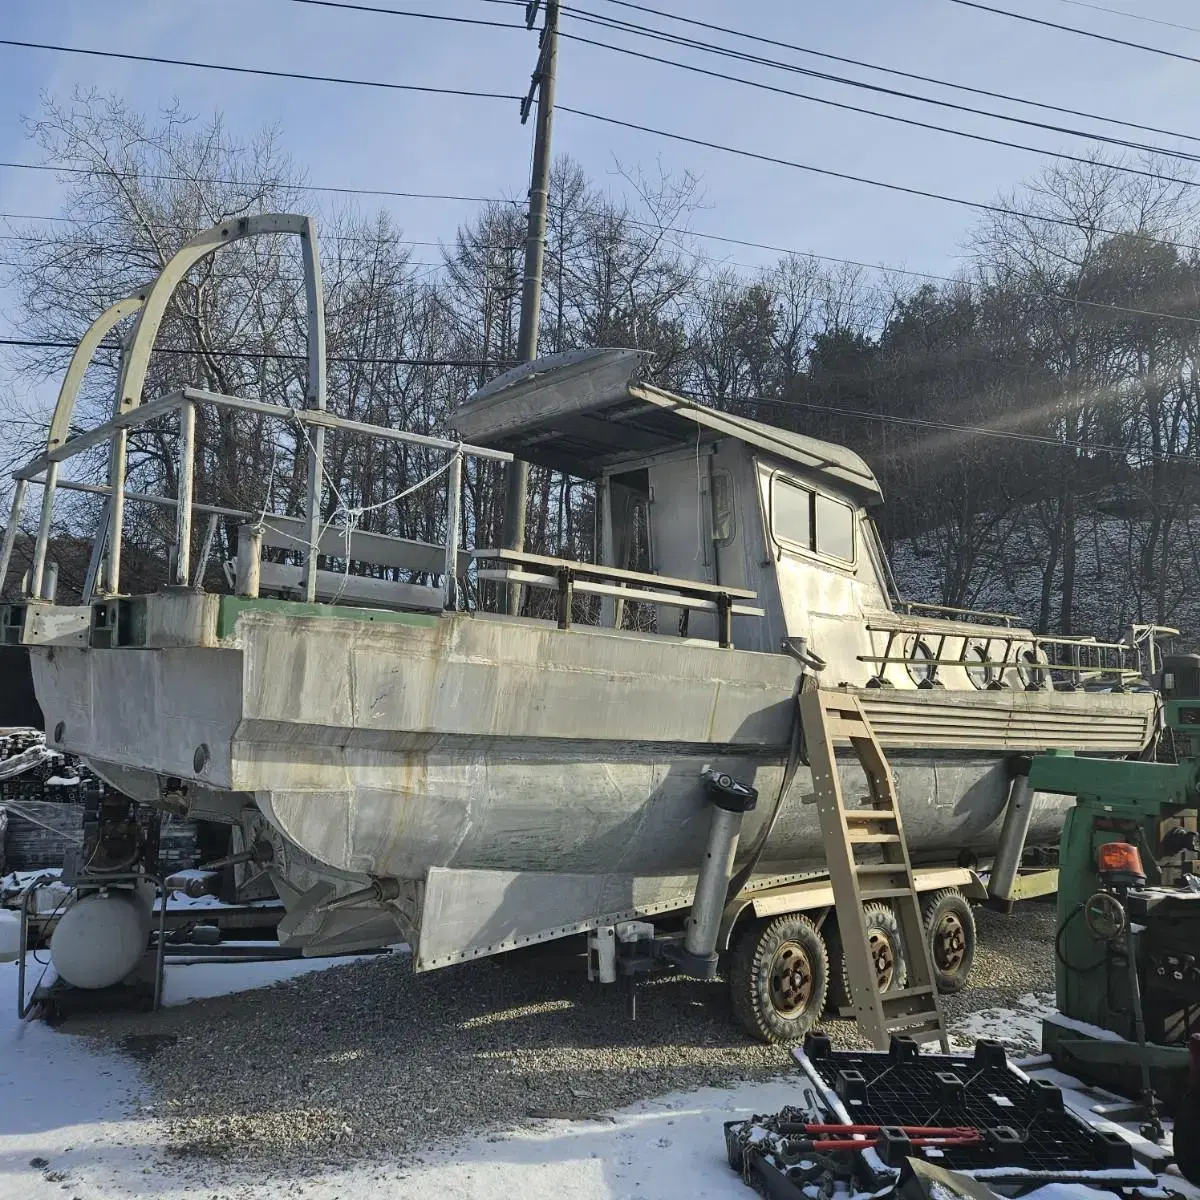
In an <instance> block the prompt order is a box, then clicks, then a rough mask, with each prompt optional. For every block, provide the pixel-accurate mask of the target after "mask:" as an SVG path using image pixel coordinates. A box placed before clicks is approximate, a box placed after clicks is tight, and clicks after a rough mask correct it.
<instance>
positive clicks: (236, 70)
mask: <svg viewBox="0 0 1200 1200" xmlns="http://www.w3.org/2000/svg"><path fill="white" fill-rule="evenodd" d="M0 46H16V47H19V48H21V49H25V50H50V51H53V52H55V53H57V54H85V55H90V56H92V57H94V58H119V59H122V60H124V61H127V62H143V63H157V64H159V65H162V66H168V67H195V68H198V69H200V70H204V71H228V72H232V73H233V74H235V75H263V76H266V77H268V78H270V79H296V80H301V81H303V82H305V83H338V84H344V85H347V86H350V87H369V88H385V89H387V90H389V91H397V92H423V93H426V94H429V95H434V96H469V97H472V98H474V99H480V100H518V101H519V100H520V99H521V97H520V96H515V95H511V94H510V93H507V92H477V91H472V90H470V89H468V88H446V87H434V86H433V85H432V84H422V83H389V82H387V81H385V80H382V79H354V78H352V77H349V76H344V75H310V74H307V73H305V72H303V71H273V70H270V69H269V68H267V67H235V66H232V65H230V64H229V63H210V62H197V61H195V60H194V59H188V58H163V57H162V56H160V55H157V54H129V53H127V52H125V51H122V50H95V49H92V48H90V47H86V46H56V45H53V44H52V43H50V42H22V41H17V40H16V39H15V38H0Z"/></svg>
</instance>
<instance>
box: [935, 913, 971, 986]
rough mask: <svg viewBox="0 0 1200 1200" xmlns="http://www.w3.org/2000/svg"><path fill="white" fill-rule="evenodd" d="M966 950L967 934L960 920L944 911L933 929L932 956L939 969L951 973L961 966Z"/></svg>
mask: <svg viewBox="0 0 1200 1200" xmlns="http://www.w3.org/2000/svg"><path fill="white" fill-rule="evenodd" d="M966 952H967V935H966V931H965V930H964V929H963V925H962V921H960V920H959V919H958V917H957V916H955V914H954V913H946V914H945V916H943V917H942V919H941V920H940V921H939V922H938V923H937V928H936V929H935V930H934V931H933V957H934V960H935V962H936V963H937V967H938V970H939V971H944V972H946V974H953V973H954V972H955V971H957V970H958V969H959V967H961V966H962V963H963V958H964V957H965V955H966Z"/></svg>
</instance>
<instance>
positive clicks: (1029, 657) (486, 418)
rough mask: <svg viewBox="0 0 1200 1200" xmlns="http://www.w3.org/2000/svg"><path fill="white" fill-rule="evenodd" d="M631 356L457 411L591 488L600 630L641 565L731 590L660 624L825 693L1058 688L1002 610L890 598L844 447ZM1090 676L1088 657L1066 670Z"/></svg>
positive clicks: (510, 447) (666, 615) (595, 361)
mask: <svg viewBox="0 0 1200 1200" xmlns="http://www.w3.org/2000/svg"><path fill="white" fill-rule="evenodd" d="M644 359H645V355H644V353H643V352H641V351H637V350H625V349H606V350H582V351H575V352H572V353H568V354H562V355H556V356H553V357H550V358H545V359H541V360H539V361H537V362H535V363H530V364H527V365H525V366H522V367H519V368H516V369H515V370H513V371H509V372H508V373H506V374H505V375H502V376H500V377H499V378H497V379H496V380H494V381H492V382H491V383H490V384H488V385H487V386H486V387H484V388H482V389H481V390H479V391H478V392H476V393H475V394H474V395H473V396H472V397H471V398H470V400H469V401H468V402H467V403H466V404H464V405H463V406H462V407H461V408H460V409H459V411H458V415H457V424H458V427H459V430H460V432H461V433H462V434H463V436H465V437H468V438H470V439H472V440H473V441H476V442H479V443H482V444H484V445H487V446H490V447H494V448H496V449H499V450H505V451H508V452H510V453H512V454H513V455H514V456H515V457H517V458H521V459H524V460H526V461H528V462H532V463H535V464H538V465H541V466H544V467H548V468H551V469H553V470H556V471H562V472H565V473H567V474H570V475H575V476H579V477H582V478H587V479H594V480H596V482H597V488H598V503H599V510H600V521H599V524H600V531H599V547H598V552H597V561H598V562H599V563H602V564H603V565H604V566H606V567H608V568H610V574H609V575H608V577H607V579H608V582H607V584H606V583H605V582H604V581H603V580H600V579H599V578H598V577H597V578H596V579H593V581H592V586H591V588H590V589H588V588H587V586H586V585H585V584H581V585H580V587H581V590H591V591H593V592H595V591H600V592H601V594H604V596H605V602H604V607H603V612H602V617H601V624H604V625H609V626H615V627H617V628H620V627H621V624H622V621H621V605H622V599H621V593H622V590H623V589H626V588H627V589H633V591H636V589H637V588H638V586H639V582H638V581H635V580H633V579H630V580H629V582H628V583H625V582H624V581H622V580H621V579H620V578H619V576H620V573H621V572H633V571H636V572H637V573H638V574H639V575H642V576H643V581H641V586H642V587H644V586H645V584H644V574H645V573H648V574H650V575H655V576H658V577H662V578H663V582H664V583H666V582H667V581H668V580H670V581H674V582H676V583H680V582H681V581H689V582H691V583H693V584H694V585H695V586H696V588H697V589H700V590H698V591H697V592H696V596H697V604H698V605H700V602H701V599H702V598H703V596H704V595H706V594H707V591H708V590H711V593H712V594H713V595H724V596H726V597H727V600H726V603H727V605H728V608H729V610H730V620H729V625H728V628H727V629H725V630H722V628H721V611H720V606H719V605H716V604H714V603H712V602H709V603H707V604H706V605H704V606H703V607H701V608H700V611H695V610H692V609H687V608H673V607H672V606H671V605H670V604H669V603H666V602H665V601H660V603H659V604H658V608H657V625H656V629H657V632H659V633H662V634H668V633H669V634H674V633H681V634H683V635H685V636H688V637H695V638H702V639H706V640H708V639H711V640H716V641H719V642H721V643H722V644H727V643H728V644H732V645H734V646H736V647H737V648H738V649H743V650H757V651H765V652H774V653H778V652H781V651H782V652H789V653H792V654H794V655H795V656H796V657H797V658H798V659H800V661H802V662H805V663H807V664H809V665H810V666H812V667H813V668H814V669H818V670H820V671H821V672H822V676H821V677H822V682H823V683H825V684H826V685H837V684H841V683H846V684H851V685H854V686H885V687H889V686H890V687H901V688H933V687H947V688H956V689H957V688H967V689H987V688H997V687H1016V688H1028V689H1031V690H1032V689H1040V688H1049V687H1053V686H1054V682H1053V680H1052V678H1051V672H1050V671H1049V669H1048V667H1049V662H1048V659H1047V656H1046V654H1045V651H1044V649H1043V648H1042V646H1041V645H1039V644H1038V641H1037V639H1035V637H1034V635H1033V633H1032V632H1031V631H1030V630H1028V629H1020V628H1018V627H1016V622H1015V620H1014V619H1013V618H1011V617H1009V616H1008V615H1006V614H1000V613H972V612H965V611H962V610H953V609H940V608H939V607H938V606H933V605H911V604H902V603H900V602H898V601H895V600H894V599H893V596H892V593H891V589H890V588H889V571H888V566H887V560H886V556H885V554H884V551H883V547H882V545H881V544H880V541H879V538H878V534H877V532H876V529H875V526H874V523H873V522H872V520H871V515H870V514H871V510H872V508H874V507H875V506H877V505H879V504H881V503H882V501H883V496H882V493H881V492H880V489H879V484H878V482H877V481H876V479H875V476H874V475H873V473H872V472H871V469H870V467H868V466H867V464H866V463H865V462H864V461H863V459H862V458H860V457H859V456H858V455H857V454H855V453H854V452H853V451H851V450H848V449H846V448H845V447H843V446H838V445H834V444H832V443H830V442H823V441H819V440H818V439H816V438H810V437H805V436H804V435H802V434H797V433H790V432H787V431H785V430H782V429H778V428H775V427H774V426H771V425H766V424H763V423H761V422H758V421H752V420H749V419H748V418H745V417H741V416H736V415H733V414H730V413H724V412H719V411H717V410H715V409H712V408H709V407H706V406H703V405H700V404H696V403H694V402H693V401H690V400H687V399H685V398H683V397H681V396H678V395H674V394H672V393H670V392H667V391H664V390H662V389H660V388H657V387H654V386H653V385H651V384H648V383H645V382H642V381H640V380H639V379H638V374H639V372H640V371H641V369H642V367H643V365H644ZM476 557H477V558H479V559H487V558H489V557H491V555H490V554H489V552H482V551H477V552H476ZM494 557H495V558H496V560H497V561H499V562H501V563H502V564H503V566H504V568H505V569H504V570H501V571H498V572H497V571H491V572H489V571H486V570H484V571H483V572H481V574H482V575H483V576H484V577H485V578H502V579H508V580H510V581H513V582H522V581H524V582H529V581H531V580H532V581H534V582H533V586H538V585H539V584H542V585H546V586H555V584H556V578H557V577H556V573H555V570H554V569H553V567H552V563H553V562H554V561H555V560H538V559H536V556H532V555H521V554H517V553H514V552H495V556H494ZM547 572H549V573H547ZM681 590H682V589H681ZM631 594H633V593H632V592H631ZM729 598H731V599H729ZM714 609H716V610H718V611H714ZM1096 645H1097V646H1098V645H1099V644H1098V643H1097V644H1096ZM1089 648H1090V647H1089ZM1076 657H1078V655H1077V656H1076ZM1085 657H1086V656H1085ZM1093 665H1094V666H1095V669H1096V670H1095V672H1093V671H1092V670H1091V667H1092V666H1093ZM1100 666H1101V664H1100V662H1099V659H1098V657H1097V660H1096V662H1095V664H1092V663H1090V662H1089V663H1086V664H1084V666H1083V667H1080V668H1079V669H1078V670H1077V672H1076V678H1077V679H1078V678H1081V677H1084V676H1087V677H1089V678H1090V677H1091V676H1092V675H1093V674H1095V673H1098V672H1099V668H1100ZM1070 670H1071V668H1070V667H1068V668H1067V671H1068V674H1069V673H1070ZM1066 683H1067V685H1068V686H1071V680H1070V679H1067V680H1066Z"/></svg>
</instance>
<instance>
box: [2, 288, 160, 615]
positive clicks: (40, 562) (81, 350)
mask: <svg viewBox="0 0 1200 1200" xmlns="http://www.w3.org/2000/svg"><path fill="white" fill-rule="evenodd" d="M148 292H149V289H148V288H144V289H143V290H142V291H140V292H136V293H135V294H134V295H132V296H126V297H125V298H124V299H123V300H118V301H117V302H116V303H115V304H110V305H109V306H108V308H106V309H105V310H104V312H102V313H101V314H100V316H98V317H97V318H96V319H95V320H94V321H93V322H92V323H91V325H89V326H88V329H87V332H86V333H85V334H84V335H83V337H81V338H80V339H79V344H78V345H77V346H76V347H75V352H74V353H73V354H72V355H71V362H70V365H69V366H68V367H67V373H66V375H64V376H63V381H62V385H61V386H60V387H59V389H58V399H57V400H55V402H54V413H53V415H52V416H51V418H50V430H49V432H48V434H47V435H46V449H47V450H53V449H54V448H55V447H57V446H61V445H62V444H63V442H65V441H66V439H67V432H68V430H69V429H70V427H71V418H72V417H73V416H74V415H75V402H76V401H77V400H78V399H79V389H80V388H81V387H82V386H83V378H84V375H85V374H86V372H87V369H88V367H89V366H91V363H92V358H93V357H94V356H95V353H96V351H97V350H98V349H99V348H100V343H101V342H102V341H103V340H104V337H105V335H106V334H108V333H109V331H110V330H111V329H112V328H113V326H115V325H116V324H117V323H118V322H119V321H122V320H124V319H125V318H126V317H129V316H132V315H133V314H134V313H135V312H137V311H138V310H139V309H140V308H141V307H142V305H143V303H144V302H145V300H146V296H147V295H148ZM57 482H58V463H51V464H50V466H49V467H48V468H47V469H46V481H45V483H44V484H43V487H42V517H41V523H40V524H39V526H38V540H37V544H36V546H35V547H34V554H33V564H32V567H31V569H30V573H29V594H30V595H31V596H35V597H36V596H38V595H39V594H40V592H41V586H42V572H43V570H44V569H45V563H46V542H47V541H48V540H49V536H50V520H51V516H52V514H53V511H54V491H55V487H56V485H57ZM28 486H29V481H28V480H26V479H19V480H17V486H16V489H15V491H14V492H13V503H12V510H11V513H10V516H9V522H8V528H7V529H6V530H5V531H4V544H3V546H2V547H0V591H2V590H3V588H4V584H5V581H6V580H7V578H8V567H9V563H10V561H11V559H12V551H13V546H14V544H15V543H16V537H17V522H18V521H19V520H20V517H21V510H22V509H23V508H24V507H25V494H26V491H27V489H28Z"/></svg>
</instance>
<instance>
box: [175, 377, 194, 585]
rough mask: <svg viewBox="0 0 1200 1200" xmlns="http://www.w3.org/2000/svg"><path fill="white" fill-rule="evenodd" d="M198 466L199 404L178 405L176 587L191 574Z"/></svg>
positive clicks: (183, 583) (182, 583)
mask: <svg viewBox="0 0 1200 1200" xmlns="http://www.w3.org/2000/svg"><path fill="white" fill-rule="evenodd" d="M195 466H196V406H195V405H194V404H193V403H191V402H190V401H188V402H187V403H185V404H182V405H181V406H180V409H179V507H178V508H177V509H176V510H175V574H174V583H175V585H176V586H177V587H187V585H188V582H189V579H190V577H191V574H192V489H193V487H194V483H195Z"/></svg>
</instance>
